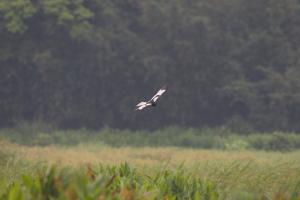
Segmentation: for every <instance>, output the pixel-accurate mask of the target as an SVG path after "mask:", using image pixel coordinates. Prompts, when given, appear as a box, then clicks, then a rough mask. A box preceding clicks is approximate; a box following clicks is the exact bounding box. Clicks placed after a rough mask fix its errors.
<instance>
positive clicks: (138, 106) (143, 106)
mask: <svg viewBox="0 0 300 200" xmlns="http://www.w3.org/2000/svg"><path fill="white" fill-rule="evenodd" d="M148 106H151V103H149V102H145V101H142V102H140V103H138V104H137V105H136V106H135V110H143V109H144V108H146V107H148Z"/></svg>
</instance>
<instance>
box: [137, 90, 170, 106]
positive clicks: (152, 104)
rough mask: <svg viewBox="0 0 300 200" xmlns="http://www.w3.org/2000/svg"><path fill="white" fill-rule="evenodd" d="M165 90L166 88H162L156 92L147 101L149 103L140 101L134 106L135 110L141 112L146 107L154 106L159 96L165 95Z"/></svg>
mask: <svg viewBox="0 0 300 200" xmlns="http://www.w3.org/2000/svg"><path fill="white" fill-rule="evenodd" d="M166 90H167V87H166V86H163V87H162V88H161V89H159V90H158V92H157V93H156V94H155V95H154V96H153V97H152V98H151V99H150V100H149V101H142V102H140V103H138V104H137V105H136V108H135V110H143V109H144V108H146V107H148V106H152V107H154V106H156V105H157V100H158V99H159V98H160V96H161V95H162V94H163V93H165V92H166Z"/></svg>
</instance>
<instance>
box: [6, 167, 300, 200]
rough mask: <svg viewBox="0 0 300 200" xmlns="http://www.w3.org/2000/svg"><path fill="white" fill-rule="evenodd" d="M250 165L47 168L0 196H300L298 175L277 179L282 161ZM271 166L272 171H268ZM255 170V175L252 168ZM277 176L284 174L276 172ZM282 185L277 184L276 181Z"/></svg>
mask: <svg viewBox="0 0 300 200" xmlns="http://www.w3.org/2000/svg"><path fill="white" fill-rule="evenodd" d="M254 167H255V166H253V165H252V164H240V163H231V164H230V165H227V166H221V168H222V170H216V171H215V174H211V175H210V176H211V177H210V179H207V178H205V177H202V176H201V175H199V174H198V173H197V170H194V171H192V170H187V169H186V168H184V167H183V166H180V167H177V168H176V169H153V170H152V172H148V171H143V170H140V169H137V168H132V167H130V166H129V165H128V164H127V163H123V164H121V165H119V166H105V165H98V166H94V167H92V166H87V167H85V168H81V169H74V168H59V167H55V166H52V167H49V168H44V169H43V170H40V169H41V168H40V169H39V170H36V173H35V174H24V175H23V176H22V178H20V180H18V181H15V182H14V183H13V184H10V185H8V186H7V187H6V189H5V190H4V192H3V193H2V195H1V196H0V199H1V200H16V199H17V200H23V199H66V200H67V199H70V200H72V199H86V200H89V199H90V200H94V199H95V200H96V199H129V200H131V199H146V200H147V199H153V200H154V199H178V200H181V199H195V200H198V199H199V200H200V199H211V200H214V199H245V200H247V199H275V200H277V199H278V200H281V199H291V200H298V199H299V198H300V190H299V189H300V188H299V187H300V179H299V172H298V173H297V175H298V177H297V178H293V179H292V180H286V182H281V181H278V179H277V178H278V175H276V173H277V172H280V171H281V170H282V169H281V168H282V167H286V166H285V165H283V166H280V165H279V166H275V167H274V168H268V171H265V169H261V168H258V169H256V172H255V170H254V169H253V168H254ZM270 170H271V171H270ZM249 172H251V173H253V172H255V174H254V176H252V175H251V173H249ZM280 179H284V178H283V177H280ZM278 183H279V184H280V185H277V184H278Z"/></svg>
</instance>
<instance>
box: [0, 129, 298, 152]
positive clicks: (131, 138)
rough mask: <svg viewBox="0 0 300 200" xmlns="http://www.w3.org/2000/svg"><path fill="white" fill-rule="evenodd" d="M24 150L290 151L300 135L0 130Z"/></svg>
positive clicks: (218, 131)
mask: <svg viewBox="0 0 300 200" xmlns="http://www.w3.org/2000/svg"><path fill="white" fill-rule="evenodd" d="M1 139H2V140H7V141H10V142H12V143H16V144H20V145H26V146H42V147H44V146H49V145H58V146H69V147H71V146H78V145H82V144H85V143H87V144H91V145H92V144H94V145H99V146H103V147H108V146H110V147H118V148H119V147H185V148H193V149H220V150H265V151H281V152H287V151H294V150H297V149H300V135H299V134H294V133H286V132H274V133H270V134H263V133H253V134H250V135H239V134H238V133H234V132H231V131H229V130H226V129H202V130H201V129H182V128H178V127H168V128H165V129H159V130H156V131H153V132H148V131H128V130H117V129H107V128H106V129H101V130H99V131H90V130H86V129H79V130H64V131H62V130H55V131H51V132H47V130H41V129H38V128H36V127H35V128H34V127H25V126H23V127H22V128H21V129H2V130H0V141H1Z"/></svg>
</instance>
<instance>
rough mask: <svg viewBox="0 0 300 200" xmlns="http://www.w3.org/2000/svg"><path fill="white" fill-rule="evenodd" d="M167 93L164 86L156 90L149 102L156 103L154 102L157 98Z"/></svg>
mask: <svg viewBox="0 0 300 200" xmlns="http://www.w3.org/2000/svg"><path fill="white" fill-rule="evenodd" d="M166 91H167V86H166V85H164V86H163V87H162V88H160V89H159V90H158V92H157V93H156V94H155V95H154V96H153V97H152V98H151V99H150V101H149V102H154V103H156V101H157V100H158V98H159V97H160V96H161V95H162V94H163V93H165V92H166Z"/></svg>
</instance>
